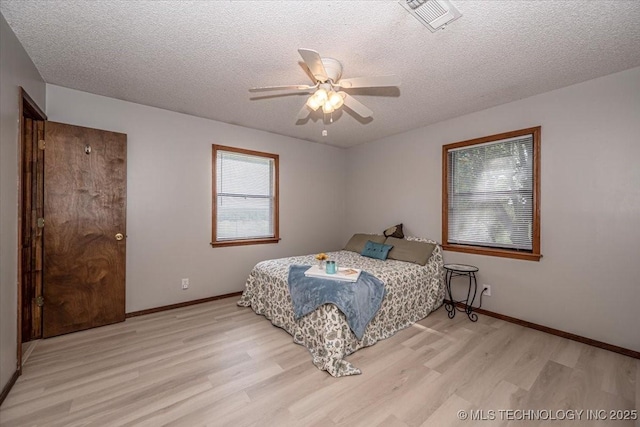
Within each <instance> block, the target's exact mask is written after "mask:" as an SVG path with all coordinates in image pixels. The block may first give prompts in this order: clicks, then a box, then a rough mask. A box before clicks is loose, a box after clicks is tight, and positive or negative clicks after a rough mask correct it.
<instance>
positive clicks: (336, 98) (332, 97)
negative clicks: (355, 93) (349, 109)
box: [328, 91, 344, 110]
mask: <svg viewBox="0 0 640 427" xmlns="http://www.w3.org/2000/svg"><path fill="white" fill-rule="evenodd" d="M328 102H329V103H331V105H332V106H333V108H334V109H336V110H337V109H338V108H340V107H342V104H344V99H343V98H342V95H340V94H339V93H338V92H334V91H331V92H329V101H328Z"/></svg>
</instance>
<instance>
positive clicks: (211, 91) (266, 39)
mask: <svg viewBox="0 0 640 427" xmlns="http://www.w3.org/2000/svg"><path fill="white" fill-rule="evenodd" d="M452 2H453V3H454V4H455V5H456V6H457V7H458V9H459V10H460V12H461V13H462V17H461V18H460V19H458V20H457V21H455V22H453V23H451V24H450V25H449V26H448V27H447V28H446V29H445V30H441V31H438V32H436V33H431V32H430V31H429V30H428V29H427V28H426V27H424V26H423V25H422V24H421V23H420V22H418V21H417V20H416V19H415V18H414V17H413V16H411V15H410V14H409V13H407V11H406V10H405V9H404V8H403V7H402V6H401V5H400V4H398V3H397V2H396V1H134V0H125V1H116V0H94V1H69V0H66V1H46V0H40V1H28V0H0V11H1V12H2V14H3V15H4V17H5V18H6V20H7V22H8V23H9V25H10V26H11V28H12V29H13V31H14V32H15V33H16V35H17V37H18V39H19V40H20V41H21V43H22V44H23V46H24V47H25V49H26V51H27V52H28V54H29V55H30V56H31V58H32V59H33V62H34V63H35V65H36V67H37V68H38V70H39V71H40V74H41V75H42V77H43V78H44V80H45V81H46V82H47V83H52V84H55V85H60V86H65V87H69V88H73V89H78V90H82V91H86V92H91V93H95V94H99V95H105V96H109V97H113V98H118V99H123V100H127V101H132V102H136V103H140V104H145V105H150V106H154V107H160V108H165V109H168V110H173V111H178V112H183V113H186V114H191V115H194V116H200V117H206V118H210V119H214V120H218V121H222V122H227V123H234V124H238V125H241V126H246V127H250V128H256V129H262V130H266V131H269V132H274V133H278V134H282V135H288V136H292V137H296V138H301V139H306V140H310V141H315V142H321V143H327V144H332V145H335V146H341V147H348V146H353V145H357V144H361V143H365V142H368V141H373V140H376V139H379V138H382V137H385V136H388V135H392V134H395V133H399V132H404V131H407V130H410V129H415V128H419V127H422V126H426V125H428V124H431V123H435V122H438V121H441V120H445V119H448V118H452V117H456V116H459V115H462V114H466V113H470V112H473V111H478V110H481V109H484V108H488V107H491V106H495V105H499V104H503V103H506V102H510V101H514V100H516V99H521V98H524V97H527V96H531V95H534V94H538V93H542V92H546V91H549V90H553V89H556V88H560V87H563V86H567V85H570V84H574V83H578V82H581V81H585V80H589V79H592V78H595V77H599V76H602V75H606V74H610V73H613V72H617V71H621V70H625V69H628V68H632V67H636V66H640V2H639V1H588V0H587V1H568V0H561V1H525V0H518V1H468V0H465V1H462V0H452ZM298 48H309V49H315V50H317V51H319V52H320V53H321V54H322V55H323V56H328V57H333V58H337V59H339V60H340V61H341V62H342V64H343V67H344V71H343V77H359V76H367V75H385V74H396V75H398V76H399V77H400V78H401V80H402V86H401V87H400V88H377V89H368V90H365V89H358V90H352V91H351V94H352V95H354V96H355V97H356V98H357V99H358V100H359V101H361V102H362V103H364V104H365V105H367V106H368V107H369V108H371V109H372V110H373V111H374V115H373V119H372V120H371V119H369V120H363V119H361V118H357V116H354V115H352V114H351V113H350V112H348V111H346V110H344V109H342V111H339V112H337V113H334V114H333V123H328V120H327V121H326V122H327V123H323V121H324V120H323V117H322V114H321V113H320V112H316V113H314V114H313V115H312V116H311V118H310V119H309V120H307V121H306V122H296V119H295V116H296V114H297V112H298V110H299V109H300V107H301V106H302V105H303V103H304V102H305V100H306V98H305V97H304V96H303V95H299V94H296V95H288V96H275V94H273V93H269V94H268V95H269V96H264V95H267V94H264V93H262V94H259V97H256V96H255V95H256V94H250V93H249V92H248V90H247V89H248V88H250V87H253V86H265V85H280V84H308V83H309V82H310V80H309V77H308V76H307V74H306V73H305V70H304V68H303V67H302V65H301V62H300V61H301V58H300V57H299V55H298V52H297V49H298ZM252 98H253V99H252ZM324 128H326V129H327V131H328V136H327V137H323V136H322V135H321V132H322V129H324Z"/></svg>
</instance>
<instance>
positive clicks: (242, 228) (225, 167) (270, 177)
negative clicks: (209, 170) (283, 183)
mask: <svg viewBox="0 0 640 427" xmlns="http://www.w3.org/2000/svg"><path fill="white" fill-rule="evenodd" d="M274 163H275V162H274V160H273V159H271V158H267V157H260V156H253V155H248V154H241V153H235V152H228V151H221V150H218V151H217V155H216V194H217V198H216V208H217V211H216V212H217V223H216V235H217V239H218V240H240V239H256V238H268V237H274V235H275V233H274V209H275V195H274V179H275V174H274Z"/></svg>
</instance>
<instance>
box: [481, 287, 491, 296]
mask: <svg viewBox="0 0 640 427" xmlns="http://www.w3.org/2000/svg"><path fill="white" fill-rule="evenodd" d="M482 292H483V293H484V296H485V297H490V296H491V285H482Z"/></svg>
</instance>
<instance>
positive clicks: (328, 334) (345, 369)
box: [238, 237, 445, 377]
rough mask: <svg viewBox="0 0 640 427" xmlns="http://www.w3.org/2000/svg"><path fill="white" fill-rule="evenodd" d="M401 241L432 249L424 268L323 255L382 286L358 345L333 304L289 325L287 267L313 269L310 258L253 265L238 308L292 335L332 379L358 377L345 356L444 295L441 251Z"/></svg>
mask: <svg viewBox="0 0 640 427" xmlns="http://www.w3.org/2000/svg"><path fill="white" fill-rule="evenodd" d="M406 240H409V241H419V242H429V243H432V244H434V245H435V248H434V249H433V252H432V253H431V256H430V257H429V258H428V261H427V263H426V264H425V265H424V266H423V265H419V264H416V263H412V262H405V261H399V260H395V259H387V260H384V261H383V260H379V259H373V258H368V257H364V256H362V255H360V254H359V253H358V252H353V251H349V250H342V251H336V252H329V253H328V255H329V258H330V259H332V260H335V261H336V262H337V263H338V265H339V266H341V267H351V268H360V269H362V270H363V271H367V272H369V273H371V274H372V275H374V276H376V277H377V278H379V279H380V280H382V282H383V283H384V285H385V292H386V294H385V297H384V299H383V300H382V304H381V305H380V309H379V310H378V312H377V313H376V315H375V316H374V317H373V319H372V320H371V322H370V323H369V325H368V326H367V328H366V330H365V333H364V335H363V337H362V339H360V340H358V339H357V338H356V336H355V335H354V333H353V332H352V331H351V329H350V328H349V326H348V325H347V323H346V319H345V316H344V314H342V312H341V311H340V310H339V309H338V308H337V307H336V306H335V305H333V304H323V305H321V306H320V307H318V308H317V309H316V310H315V311H313V312H312V313H310V314H308V315H306V316H304V317H302V318H300V319H298V320H297V321H296V320H295V319H294V312H293V307H292V303H291V295H290V293H289V286H288V283H287V277H288V272H289V266H291V265H313V264H315V263H317V261H316V260H315V257H314V255H303V256H295V257H289V258H281V259H273V260H267V261H262V262H260V263H258V264H256V266H255V267H254V268H253V270H252V271H251V274H250V275H249V278H248V279H247V283H246V289H245V291H244V292H243V294H242V296H241V298H240V300H239V301H238V305H239V306H244V307H251V308H252V309H253V311H255V312H256V313H257V314H261V315H264V316H265V317H266V318H267V319H269V320H270V321H271V323H273V324H274V325H275V326H278V327H280V328H282V329H284V330H285V331H287V332H288V333H289V334H291V335H292V336H293V341H294V342H295V343H297V344H301V345H303V346H305V347H306V348H307V349H308V350H309V352H310V353H311V356H312V358H313V364H314V365H315V366H316V367H318V368H319V369H321V370H325V371H327V372H328V373H329V374H331V375H332V376H334V377H341V376H346V375H357V374H360V373H361V371H360V370H359V369H358V368H356V367H355V366H353V365H351V363H349V362H348V361H346V360H345V357H346V356H348V355H349V354H351V353H353V352H355V351H356V350H358V349H360V348H363V347H367V346H370V345H373V344H375V343H376V342H377V341H379V340H382V339H385V338H389V337H390V336H392V335H394V334H395V333H396V332H398V331H399V330H401V329H404V328H406V327H407V326H410V325H412V324H413V323H415V322H417V321H418V320H420V319H423V318H424V317H426V316H427V315H428V314H429V313H430V312H432V311H434V310H435V309H437V308H438V307H440V306H441V305H442V302H443V299H444V289H445V288H444V270H443V259H442V248H441V247H440V245H438V244H437V242H435V241H432V240H429V239H420V238H415V237H408V238H407V239H406Z"/></svg>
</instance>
